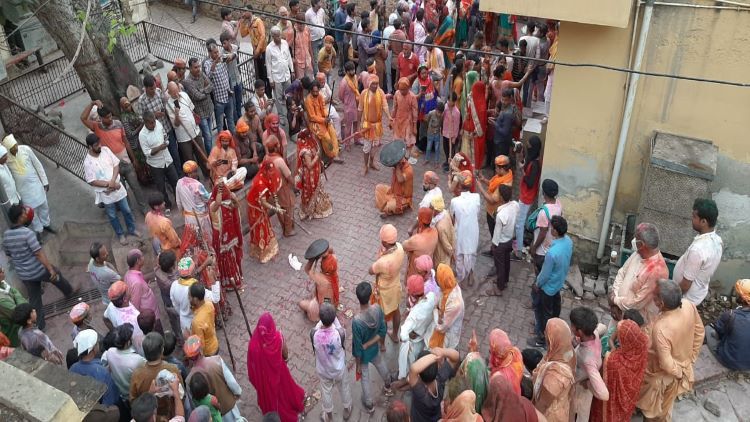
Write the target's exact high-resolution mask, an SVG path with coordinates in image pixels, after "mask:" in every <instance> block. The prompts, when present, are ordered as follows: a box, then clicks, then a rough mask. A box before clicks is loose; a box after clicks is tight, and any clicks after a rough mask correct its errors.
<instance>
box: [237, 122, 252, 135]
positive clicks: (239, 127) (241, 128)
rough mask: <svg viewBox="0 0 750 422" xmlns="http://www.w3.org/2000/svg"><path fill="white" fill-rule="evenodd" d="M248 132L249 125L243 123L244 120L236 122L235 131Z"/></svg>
mask: <svg viewBox="0 0 750 422" xmlns="http://www.w3.org/2000/svg"><path fill="white" fill-rule="evenodd" d="M247 132H250V126H248V125H247V123H245V121H244V120H240V121H239V122H237V133H247Z"/></svg>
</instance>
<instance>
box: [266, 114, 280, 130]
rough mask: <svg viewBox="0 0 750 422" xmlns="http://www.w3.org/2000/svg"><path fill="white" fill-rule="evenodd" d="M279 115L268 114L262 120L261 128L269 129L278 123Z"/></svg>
mask: <svg viewBox="0 0 750 422" xmlns="http://www.w3.org/2000/svg"><path fill="white" fill-rule="evenodd" d="M279 122H280V120H279V115H278V114H276V113H269V114H267V115H266V118H265V120H263V126H265V127H266V129H268V128H270V127H271V125H272V124H274V123H279Z"/></svg>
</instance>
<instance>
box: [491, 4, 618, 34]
mask: <svg viewBox="0 0 750 422" xmlns="http://www.w3.org/2000/svg"><path fill="white" fill-rule="evenodd" d="M632 5H633V1H632V0H565V1H559V0H502V1H499V0H494V1H486V0H485V1H482V2H480V6H479V7H480V9H481V10H482V11H484V12H495V13H506V14H511V15H519V16H538V17H544V18H548V19H556V20H559V21H566V22H578V23H588V24H595V25H605V26H616V27H619V28H627V26H628V22H629V16H630V9H631V7H632Z"/></svg>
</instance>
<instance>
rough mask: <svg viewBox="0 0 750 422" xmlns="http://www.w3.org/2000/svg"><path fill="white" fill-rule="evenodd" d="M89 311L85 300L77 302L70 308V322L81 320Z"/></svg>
mask: <svg viewBox="0 0 750 422" xmlns="http://www.w3.org/2000/svg"><path fill="white" fill-rule="evenodd" d="M88 313H89V304H88V303H86V302H79V303H77V304H76V305H75V306H74V307H73V309H71V310H70V314H69V315H70V322H72V323H73V324H75V323H76V322H81V321H83V320H84V319H85V318H86V315H88Z"/></svg>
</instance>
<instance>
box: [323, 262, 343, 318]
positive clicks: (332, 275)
mask: <svg viewBox="0 0 750 422" xmlns="http://www.w3.org/2000/svg"><path fill="white" fill-rule="evenodd" d="M320 269H321V270H322V271H323V274H325V275H326V276H327V277H328V279H329V280H330V281H331V290H333V306H338V305H339V272H338V271H339V262H338V260H336V255H334V254H328V255H326V257H325V258H323V259H322V260H321V261H320Z"/></svg>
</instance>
